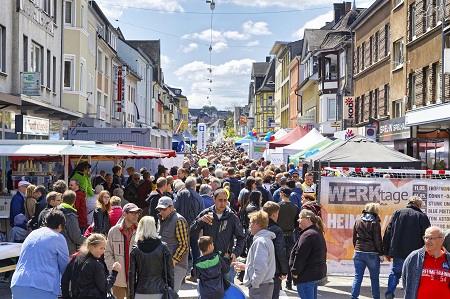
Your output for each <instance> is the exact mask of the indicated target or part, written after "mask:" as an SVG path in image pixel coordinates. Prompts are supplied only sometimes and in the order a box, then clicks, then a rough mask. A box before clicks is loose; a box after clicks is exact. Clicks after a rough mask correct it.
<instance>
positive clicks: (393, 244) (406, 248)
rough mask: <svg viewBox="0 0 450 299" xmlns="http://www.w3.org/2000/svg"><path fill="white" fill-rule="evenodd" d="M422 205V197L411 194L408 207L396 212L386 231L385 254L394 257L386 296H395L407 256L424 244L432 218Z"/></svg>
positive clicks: (390, 297) (389, 258) (387, 257)
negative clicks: (426, 231) (423, 209)
mask: <svg viewBox="0 0 450 299" xmlns="http://www.w3.org/2000/svg"><path fill="white" fill-rule="evenodd" d="M421 207H422V199H421V198H420V197H418V196H411V197H410V198H409V199H408V205H407V206H406V208H404V209H400V210H397V211H395V212H394V214H393V215H392V218H391V221H390V222H389V224H388V226H387V228H386V232H385V233H384V238H383V250H384V255H385V257H386V259H387V260H388V261H390V260H391V258H393V262H392V269H391V273H390V274H389V280H388V289H387V291H386V293H385V298H389V299H392V298H394V291H395V288H396V287H397V284H398V282H399V280H400V277H401V276H402V268H403V263H404V261H405V259H406V257H407V256H408V255H409V254H410V253H411V252H413V251H414V250H416V249H419V248H421V247H423V245H424V242H423V239H422V237H423V235H424V234H425V230H426V229H427V228H428V227H429V226H430V220H429V219H428V216H427V215H425V214H424V213H423V212H422V210H421V209H420V208H421Z"/></svg>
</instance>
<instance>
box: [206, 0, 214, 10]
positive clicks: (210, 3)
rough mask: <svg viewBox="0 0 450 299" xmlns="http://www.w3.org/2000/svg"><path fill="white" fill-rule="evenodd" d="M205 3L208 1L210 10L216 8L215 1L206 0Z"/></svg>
mask: <svg viewBox="0 0 450 299" xmlns="http://www.w3.org/2000/svg"><path fill="white" fill-rule="evenodd" d="M206 3H209V8H211V10H214V8H216V3H214V0H206Z"/></svg>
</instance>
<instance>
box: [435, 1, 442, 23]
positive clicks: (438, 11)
mask: <svg viewBox="0 0 450 299" xmlns="http://www.w3.org/2000/svg"><path fill="white" fill-rule="evenodd" d="M435 10H436V23H437V24H439V23H441V22H442V0H436V8H435Z"/></svg>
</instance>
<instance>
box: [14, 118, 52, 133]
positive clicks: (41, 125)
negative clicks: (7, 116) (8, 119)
mask: <svg viewBox="0 0 450 299" xmlns="http://www.w3.org/2000/svg"><path fill="white" fill-rule="evenodd" d="M15 120H16V131H15V132H16V134H24V135H38V136H49V135H50V121H49V120H48V119H47V118H40V117H34V116H28V115H16V118H15Z"/></svg>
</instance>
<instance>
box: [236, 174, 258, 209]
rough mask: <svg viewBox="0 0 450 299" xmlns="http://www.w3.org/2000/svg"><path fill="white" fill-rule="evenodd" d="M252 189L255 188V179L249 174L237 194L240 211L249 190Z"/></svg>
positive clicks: (245, 201) (246, 199)
mask: <svg viewBox="0 0 450 299" xmlns="http://www.w3.org/2000/svg"><path fill="white" fill-rule="evenodd" d="M254 189H256V180H255V178H254V177H252V176H249V177H247V180H246V181H245V185H244V188H242V190H241V192H239V196H238V201H239V207H241V211H242V207H243V206H244V204H245V203H247V201H248V196H249V195H250V192H252V191H253V190H254Z"/></svg>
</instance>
